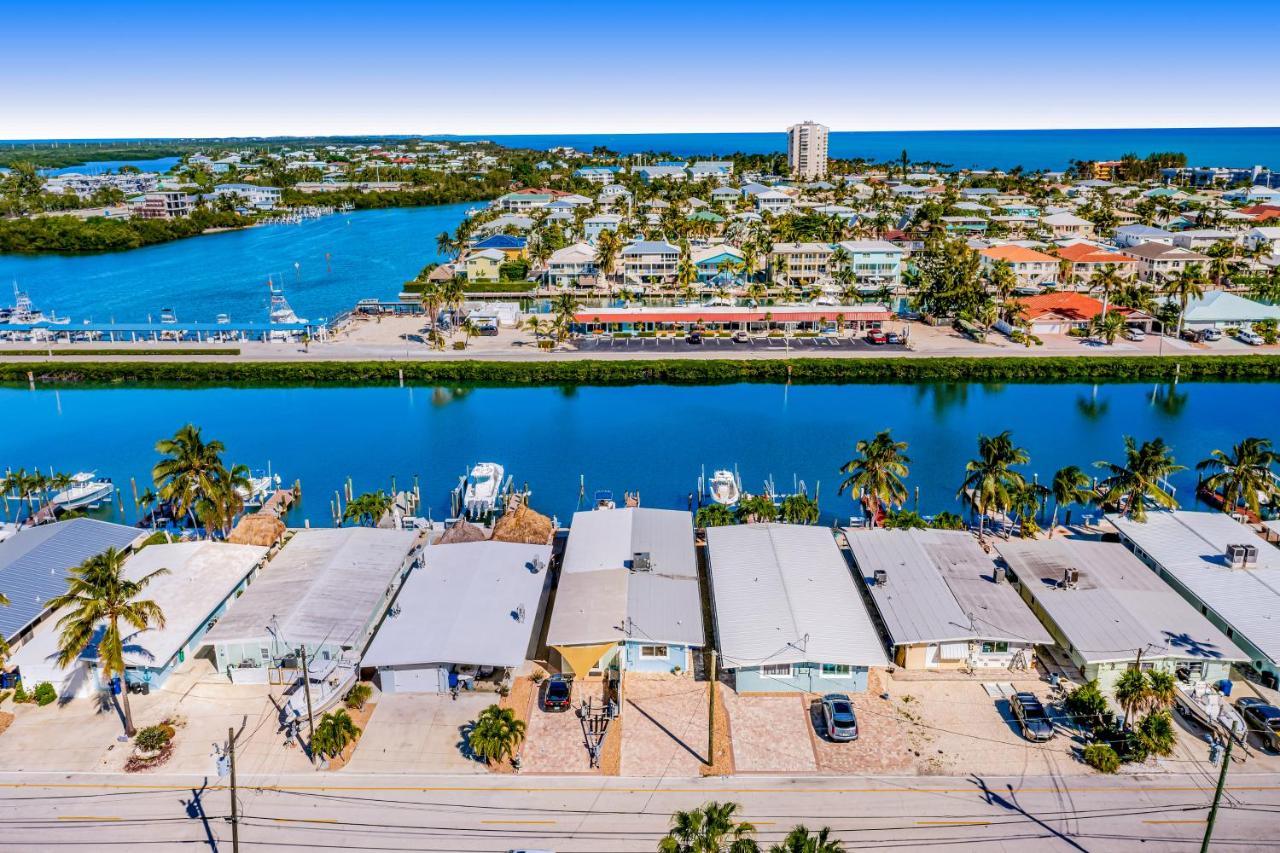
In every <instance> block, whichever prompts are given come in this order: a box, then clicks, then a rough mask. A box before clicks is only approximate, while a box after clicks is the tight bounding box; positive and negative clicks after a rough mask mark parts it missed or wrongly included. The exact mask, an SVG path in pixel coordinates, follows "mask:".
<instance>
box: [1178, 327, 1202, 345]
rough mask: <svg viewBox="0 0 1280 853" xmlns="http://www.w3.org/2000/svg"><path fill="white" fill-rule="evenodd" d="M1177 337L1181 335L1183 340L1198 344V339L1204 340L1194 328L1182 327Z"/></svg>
mask: <svg viewBox="0 0 1280 853" xmlns="http://www.w3.org/2000/svg"><path fill="white" fill-rule="evenodd" d="M1179 337H1181V338H1182V339H1183V340H1184V341H1191V343H1193V344H1198V343H1200V341H1202V340H1204V339H1203V338H1202V337H1201V336H1200V332H1198V331H1196V330H1195V329H1183V330H1182V334H1181V335H1180V336H1179Z"/></svg>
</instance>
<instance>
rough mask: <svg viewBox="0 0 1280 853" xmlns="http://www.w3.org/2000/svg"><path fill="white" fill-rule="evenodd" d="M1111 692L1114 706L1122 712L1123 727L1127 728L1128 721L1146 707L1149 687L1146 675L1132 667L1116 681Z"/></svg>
mask: <svg viewBox="0 0 1280 853" xmlns="http://www.w3.org/2000/svg"><path fill="white" fill-rule="evenodd" d="M1113 692H1114V693H1115V695H1116V704H1118V705H1119V706H1120V708H1121V710H1123V711H1124V727H1125V728H1126V729H1127V728H1129V721H1130V720H1131V719H1132V718H1133V717H1134V716H1135V715H1136V714H1138V713H1140V712H1141V711H1142V709H1143V708H1144V707H1145V706H1146V704H1147V701H1148V699H1149V697H1150V685H1149V684H1148V682H1147V674H1146V673H1145V672H1143V671H1142V670H1140V669H1138V668H1136V667H1133V668H1130V669H1126V670H1125V671H1124V672H1123V673H1121V674H1120V677H1119V678H1117V679H1116V684H1115V687H1114V688H1113Z"/></svg>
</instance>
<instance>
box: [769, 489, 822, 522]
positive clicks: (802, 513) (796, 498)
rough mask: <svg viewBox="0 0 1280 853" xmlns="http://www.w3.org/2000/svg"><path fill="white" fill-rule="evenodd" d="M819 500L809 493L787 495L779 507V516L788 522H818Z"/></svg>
mask: <svg viewBox="0 0 1280 853" xmlns="http://www.w3.org/2000/svg"><path fill="white" fill-rule="evenodd" d="M818 515H819V512H818V502H817V501H815V500H814V499H813V498H811V497H809V496H808V495H803V494H801V495H787V496H786V497H785V498H783V499H782V506H780V507H778V517H779V518H781V519H782V520H783V521H785V522H786V523H787V524H817V523H818Z"/></svg>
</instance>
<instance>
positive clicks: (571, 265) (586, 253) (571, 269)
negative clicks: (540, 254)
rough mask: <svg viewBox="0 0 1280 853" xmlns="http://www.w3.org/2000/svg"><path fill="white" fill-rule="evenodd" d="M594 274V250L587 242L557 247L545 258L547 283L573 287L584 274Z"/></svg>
mask: <svg viewBox="0 0 1280 853" xmlns="http://www.w3.org/2000/svg"><path fill="white" fill-rule="evenodd" d="M595 274H596V250H595V249H594V248H592V247H591V246H590V245H589V244H587V243H573V244H572V245H569V246H565V247H564V248H563V249H557V250H556V251H554V252H552V253H551V256H550V257H549V258H548V259H547V283H548V284H550V285H553V286H555V287H574V286H576V285H577V284H578V282H579V281H580V280H581V279H582V278H583V277H584V276H591V275H595Z"/></svg>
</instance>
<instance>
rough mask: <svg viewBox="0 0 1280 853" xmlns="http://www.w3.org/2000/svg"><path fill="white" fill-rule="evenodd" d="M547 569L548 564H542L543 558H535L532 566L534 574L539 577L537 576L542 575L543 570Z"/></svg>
mask: <svg viewBox="0 0 1280 853" xmlns="http://www.w3.org/2000/svg"><path fill="white" fill-rule="evenodd" d="M546 567H547V564H546V563H544V562H542V558H541V557H534V558H533V563H532V565H531V568H532V569H533V573H534V574H535V575H537V574H541V573H542V570H543V569H545V568H546Z"/></svg>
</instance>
